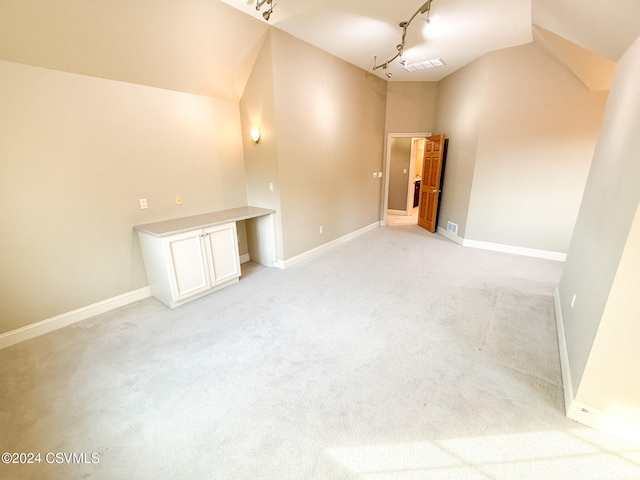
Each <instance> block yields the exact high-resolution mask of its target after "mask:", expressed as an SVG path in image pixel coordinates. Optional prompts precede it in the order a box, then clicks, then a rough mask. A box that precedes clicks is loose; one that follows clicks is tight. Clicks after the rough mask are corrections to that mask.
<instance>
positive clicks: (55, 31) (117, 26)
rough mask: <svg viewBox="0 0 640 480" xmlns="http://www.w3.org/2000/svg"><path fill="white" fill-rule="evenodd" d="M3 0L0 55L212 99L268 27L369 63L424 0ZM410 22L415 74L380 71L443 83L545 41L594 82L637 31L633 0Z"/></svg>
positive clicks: (515, 2)
mask: <svg viewBox="0 0 640 480" xmlns="http://www.w3.org/2000/svg"><path fill="white" fill-rule="evenodd" d="M256 1H257V0H222V1H219V0H163V1H162V2H158V1H157V0H93V1H91V2H88V1H86V0H47V1H42V0H3V1H2V2H0V59H2V60H8V61H13V62H18V63H25V64H29V65H35V66H40V67H44V68H51V69H57V70H62V71H68V72H73V73H78V74H83V75H91V76H96V77H101V78H107V79H112V80H120V81H125V82H130V83H138V84H142V85H148V86H153V87H159V88H167V89H172V90H178V91H183V92H188V93H196V94H200V95H207V96H212V97H217V98H229V99H237V98H239V96H240V95H241V94H242V90H243V88H244V85H245V83H246V80H247V78H248V76H249V73H250V71H251V68H252V65H253V62H254V60H255V58H256V56H257V54H258V51H259V48H260V46H261V43H262V41H263V39H264V38H265V36H266V33H267V31H268V29H269V28H271V27H273V28H278V29H281V30H283V31H285V32H287V33H289V34H291V35H293V36H295V37H297V38H299V39H301V40H304V41H306V42H308V43H311V44H312V45H315V46H317V47H318V48H321V49H323V50H325V51H327V52H329V53H332V54H333V55H335V56H337V57H339V58H342V59H344V60H345V61H347V62H349V63H352V64H354V65H356V66H358V67H361V68H363V69H365V70H369V71H372V69H373V67H374V65H375V64H374V57H377V64H381V63H384V62H385V61H386V60H388V59H389V58H391V57H393V56H394V55H395V54H396V53H397V47H396V46H397V45H398V44H399V43H400V41H401V37H402V29H401V28H400V27H399V23H400V22H401V21H403V20H409V19H410V18H411V16H412V15H413V14H414V13H415V12H416V11H417V10H418V9H419V8H420V7H421V6H422V5H423V4H424V3H425V1H424V0H395V1H393V2H390V1H385V2H382V1H373V0H349V1H348V2H347V1H344V0H273V3H274V4H275V6H274V9H273V13H272V14H271V17H270V19H269V22H266V21H265V20H264V19H263V17H262V15H261V14H262V13H264V12H265V11H266V10H267V9H268V8H269V4H266V3H265V4H264V5H263V6H262V7H261V10H260V11H257V10H256V8H255V6H256ZM426 17H427V15H426V14H419V15H417V16H416V17H415V18H414V19H413V21H412V22H411V24H410V25H409V26H408V27H407V37H406V42H405V48H404V52H403V59H404V60H406V61H407V63H408V64H411V63H414V62H422V61H424V60H429V59H433V58H441V59H442V60H443V61H444V63H445V65H444V66H441V67H437V68H430V69H427V70H422V71H415V72H408V71H406V70H405V69H403V68H402V65H400V64H399V63H398V61H397V60H396V61H395V62H392V63H390V64H389V66H388V68H387V69H377V70H376V71H375V74H377V75H379V76H381V77H382V78H385V79H389V78H388V76H387V75H385V74H387V73H390V74H391V76H390V79H389V80H390V81H400V80H404V81H437V80H440V79H442V78H443V77H445V76H447V75H449V74H450V73H452V72H454V71H455V70H457V69H458V68H460V67H462V66H464V65H466V64H467V63H469V62H471V61H473V60H475V59H476V58H478V57H480V56H482V55H484V54H485V53H487V52H490V51H493V50H497V49H501V48H506V47H510V46H515V45H521V44H524V43H529V42H531V41H533V40H535V41H538V42H539V43H540V44H541V45H543V46H544V47H545V48H547V49H548V50H549V51H550V52H551V53H552V54H554V55H555V56H556V58H558V59H559V60H560V61H561V62H563V63H565V65H567V67H568V68H570V69H572V71H574V73H576V75H577V76H578V77H579V78H580V79H581V80H583V82H584V83H585V85H587V86H588V87H589V88H592V89H601V88H602V86H603V85H605V88H606V81H603V80H602V79H598V78H593V76H594V75H595V77H598V71H602V70H603V69H607V68H609V69H611V66H612V65H613V64H614V62H615V61H617V60H618V59H619V58H620V56H621V55H622V54H623V53H624V52H625V51H626V49H627V48H628V47H629V46H630V45H631V43H632V42H633V41H634V40H635V39H636V38H638V37H639V36H640V2H638V0H611V1H609V2H602V1H599V0H561V1H559V0H483V1H478V0H433V2H432V6H431V11H430V12H429V20H430V22H429V23H427V21H426Z"/></svg>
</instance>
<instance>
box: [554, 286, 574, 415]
mask: <svg viewBox="0 0 640 480" xmlns="http://www.w3.org/2000/svg"><path fill="white" fill-rule="evenodd" d="M553 303H554V306H555V310H556V330H557V332H558V351H559V352H560V371H561V372H562V389H563V390H564V411H565V413H567V414H568V413H569V407H570V406H571V403H572V402H573V383H572V381H571V365H570V364H569V351H568V350H567V337H566V336H565V333H564V319H563V317H562V306H561V305H560V290H558V288H557V287H556V289H555V291H554V292H553Z"/></svg>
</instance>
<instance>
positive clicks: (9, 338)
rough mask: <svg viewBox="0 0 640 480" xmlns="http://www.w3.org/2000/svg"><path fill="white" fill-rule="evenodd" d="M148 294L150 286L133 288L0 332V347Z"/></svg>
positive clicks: (22, 340) (98, 313)
mask: <svg viewBox="0 0 640 480" xmlns="http://www.w3.org/2000/svg"><path fill="white" fill-rule="evenodd" d="M150 296H151V287H149V286H147V287H142V288H139V289H138V290H133V291H132V292H127V293H123V294H122V295H118V296H116V297H112V298H108V299H106V300H102V301H101V302H97V303H94V304H93V305H87V306H86V307H82V308H78V309H77V310H73V311H71V312H67V313H63V314H61V315H57V316H55V317H51V318H48V319H46V320H42V321H40V322H36V323H32V324H30V325H26V326H24V327H20V328H16V329H15V330H11V331H9V332H6V333H3V334H0V349H3V348H7V347H10V346H11V345H15V344H16V343H20V342H24V341H25V340H29V339H31V338H35V337H38V336H40V335H44V334H45V333H49V332H52V331H54V330H58V329H59V328H63V327H66V326H68V325H71V324H73V323H76V322H79V321H81V320H86V319H87V318H91V317H95V316H96V315H100V314H101V313H105V312H108V311H109V310H113V309H115V308H118V307H123V306H125V305H129V304H130V303H133V302H137V301H138V300H142V299H144V298H147V297H150Z"/></svg>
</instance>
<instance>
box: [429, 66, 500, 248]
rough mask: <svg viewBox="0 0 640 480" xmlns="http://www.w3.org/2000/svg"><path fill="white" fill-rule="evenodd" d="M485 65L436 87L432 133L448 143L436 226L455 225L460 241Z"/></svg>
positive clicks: (478, 128)
mask: <svg viewBox="0 0 640 480" xmlns="http://www.w3.org/2000/svg"><path fill="white" fill-rule="evenodd" d="M486 65H487V58H486V57H483V58H480V59H479V60H476V61H475V62H472V63H470V64H469V65H467V66H465V67H464V68H461V69H460V70H458V71H457V72H456V73H454V74H452V75H449V76H448V77H446V78H445V79H443V80H441V81H440V82H439V84H438V101H437V106H436V124H435V125H436V126H435V131H436V132H439V133H443V134H445V135H446V138H448V139H449V147H448V151H447V162H446V166H445V172H444V182H443V184H442V197H441V200H440V214H439V220H438V223H439V224H440V225H446V224H447V221H451V222H453V223H455V224H457V225H458V236H460V237H463V238H464V237H465V226H466V223H467V214H468V212H469V197H470V195H471V185H472V181H473V170H474V168H475V162H476V150H477V147H478V135H479V130H480V115H481V111H482V109H483V106H484V91H485V90H486V88H487V87H486V83H487V77H488V74H489V71H488V67H487V66H486Z"/></svg>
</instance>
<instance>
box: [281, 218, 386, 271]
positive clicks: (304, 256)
mask: <svg viewBox="0 0 640 480" xmlns="http://www.w3.org/2000/svg"><path fill="white" fill-rule="evenodd" d="M379 226H380V222H375V223H372V224H371V225H368V226H366V227H364V228H361V229H360V230H356V231H355V232H351V233H349V234H347V235H344V236H343V237H340V238H336V239H335V240H331V241H330V242H327V243H325V244H323V245H320V246H319V247H316V248H312V249H311V250H307V251H306V252H304V253H301V254H300V255H296V256H295V257H292V258H290V259H288V260H276V262H275V266H276V267H278V268H282V269H285V268H290V267H293V266H294V265H296V264H298V263H300V262H304V261H305V260H309V259H310V258H313V257H315V256H316V255H319V254H321V253H323V252H326V251H328V250H331V249H332V248H333V247H336V246H338V245H340V244H341V243H345V242H348V241H349V240H352V239H354V238H356V237H359V236H360V235H363V234H365V233H367V232H370V231H371V230H375V229H376V228H378V227H379Z"/></svg>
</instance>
